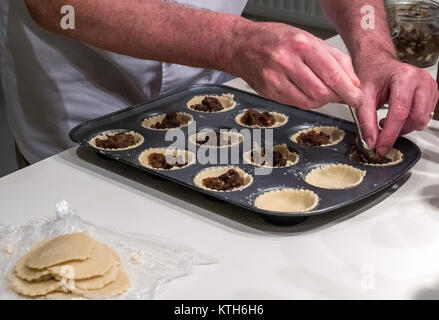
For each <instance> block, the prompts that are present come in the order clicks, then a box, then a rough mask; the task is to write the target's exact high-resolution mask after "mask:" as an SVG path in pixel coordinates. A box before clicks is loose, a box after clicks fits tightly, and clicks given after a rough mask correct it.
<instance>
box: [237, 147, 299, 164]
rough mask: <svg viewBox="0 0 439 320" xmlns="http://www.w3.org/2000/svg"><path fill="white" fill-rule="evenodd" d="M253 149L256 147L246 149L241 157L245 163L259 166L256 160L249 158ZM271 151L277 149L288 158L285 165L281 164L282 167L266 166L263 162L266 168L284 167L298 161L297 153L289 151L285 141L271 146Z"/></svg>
mask: <svg viewBox="0 0 439 320" xmlns="http://www.w3.org/2000/svg"><path fill="white" fill-rule="evenodd" d="M254 150H256V149H253V150H251V151H247V152H245V153H244V154H243V159H244V161H245V162H247V163H250V164H252V165H254V166H258V167H261V165H260V164H258V163H256V162H253V161H252V160H251V159H252V158H251V153H252V151H254ZM273 151H278V152H280V153H282V156H283V157H285V158H288V160H287V165H286V166H283V167H272V166H268V165H265V164H264V165H263V167H266V168H286V167H291V166H294V165H295V164H297V163H298V162H299V155H298V154H297V153H295V152H291V151H290V150H289V149H288V147H287V145H286V144H285V143H283V144H278V145H275V146H274V147H273Z"/></svg>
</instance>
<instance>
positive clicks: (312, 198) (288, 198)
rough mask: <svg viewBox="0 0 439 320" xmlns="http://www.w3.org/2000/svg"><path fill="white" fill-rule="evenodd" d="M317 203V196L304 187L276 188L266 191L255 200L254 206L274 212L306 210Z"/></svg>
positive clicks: (311, 208)
mask: <svg viewBox="0 0 439 320" xmlns="http://www.w3.org/2000/svg"><path fill="white" fill-rule="evenodd" d="M318 203H319V198H318V196H317V195H316V194H315V193H314V192H312V191H310V190H304V189H278V190H273V191H268V192H265V193H263V194H261V195H260V196H258V197H257V198H256V200H255V207H256V208H259V209H263V210H267V211H275V212H306V211H311V210H313V209H314V208H315V207H316V206H317V204H318Z"/></svg>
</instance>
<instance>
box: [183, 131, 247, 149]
mask: <svg viewBox="0 0 439 320" xmlns="http://www.w3.org/2000/svg"><path fill="white" fill-rule="evenodd" d="M220 132H221V131H220ZM209 134H211V131H209V130H206V131H200V132H198V133H195V134H193V135H191V136H190V137H189V141H190V142H191V143H192V144H195V145H197V146H200V147H204V148H231V147H234V146H237V145H239V144H241V143H242V142H243V141H244V136H243V135H242V134H240V133H238V132H233V131H229V132H227V131H225V130H224V132H222V133H221V134H222V135H223V136H227V137H231V138H232V139H231V142H232V143H231V144H230V145H229V144H227V145H221V146H216V145H209V144H208V143H206V144H199V143H197V140H198V139H203V138H205V137H206V136H208V135H209Z"/></svg>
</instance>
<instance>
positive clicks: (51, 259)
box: [27, 232, 96, 269]
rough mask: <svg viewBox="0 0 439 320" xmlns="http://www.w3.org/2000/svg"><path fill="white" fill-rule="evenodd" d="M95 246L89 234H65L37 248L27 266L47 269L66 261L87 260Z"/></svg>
mask: <svg viewBox="0 0 439 320" xmlns="http://www.w3.org/2000/svg"><path fill="white" fill-rule="evenodd" d="M95 244H96V242H95V241H94V240H93V239H92V238H90V236H89V235H88V233H87V232H81V233H72V234H64V235H61V236H59V237H56V238H54V239H52V240H50V241H47V242H46V243H44V244H43V245H41V246H40V247H39V248H37V249H36V250H35V251H34V252H33V253H32V254H31V255H30V256H29V258H28V259H27V266H28V267H29V268H32V269H45V268H47V267H51V266H54V265H56V264H60V263H63V262H66V261H72V260H87V259H89V258H90V257H91V254H92V251H93V249H94V247H95Z"/></svg>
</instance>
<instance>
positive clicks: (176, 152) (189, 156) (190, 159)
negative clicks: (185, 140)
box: [139, 148, 196, 171]
mask: <svg viewBox="0 0 439 320" xmlns="http://www.w3.org/2000/svg"><path fill="white" fill-rule="evenodd" d="M171 152H172V154H169V153H171ZM151 153H161V154H164V155H165V156H166V155H167V154H168V155H170V156H171V157H172V156H174V157H175V156H177V157H178V156H181V157H184V159H185V160H186V162H187V163H188V164H187V165H185V166H184V167H180V168H179V167H172V168H171V169H157V168H154V167H153V166H151V165H150V164H149V161H148V157H149V155H150V154H151ZM195 160H196V157H195V154H194V153H193V152H191V151H187V150H182V149H167V148H149V149H146V150H145V151H143V152H142V153H141V154H140V155H139V162H140V164H141V165H142V166H144V167H146V168H149V169H152V170H160V171H165V170H180V169H184V168H187V167H189V166H190V165H192V164H194V162H195Z"/></svg>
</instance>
